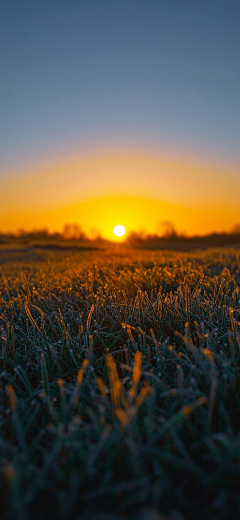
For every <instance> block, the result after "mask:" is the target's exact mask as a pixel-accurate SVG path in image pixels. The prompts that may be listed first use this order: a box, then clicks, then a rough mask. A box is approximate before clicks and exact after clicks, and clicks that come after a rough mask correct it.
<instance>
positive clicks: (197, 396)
mask: <svg viewBox="0 0 240 520" xmlns="http://www.w3.org/2000/svg"><path fill="white" fill-rule="evenodd" d="M0 272H1V278H0V290H1V296H0V332H1V359H0V362H1V373H0V395H1V401H0V422H1V430H0V432H1V433H0V444H1V448H2V449H1V455H0V457H1V459H0V460H1V466H0V467H1V509H2V518H3V519H5V520H15V519H17V520H18V519H20V520H21V519H24V520H25V519H29V520H31V519H32V518H34V519H36V520H38V519H39V520H40V519H41V520H42V519H43V518H46V519H48V518H51V519H53V518H56V519H58V518H59V519H61V520H65V519H66V520H67V519H69V518H71V519H82V520H85V519H86V520H88V519H90V520H93V519H99V520H120V519H123V520H125V519H139V520H163V519H164V520H193V519H194V520H195V519H196V520H198V519H199V520H200V519H202V518H204V519H206V520H210V519H211V520H212V519H220V520H225V519H228V518H232V519H234V520H235V519H238V518H239V514H238V511H239V507H240V499H239V496H240V494H239V491H240V489H239V487H240V486H239V482H240V479H239V477H240V435H239V431H240V390H239V389H240V384H239V383H240V381H239V379H240V373H239V360H240V352H239V349H240V336H239V314H240V304H239V281H240V251H239V250H238V249H209V250H207V251H204V252H203V251H197V252H188V253H176V252H171V251H164V252H162V251H154V252H151V251H147V252H146V251H137V252H136V251H134V250H130V249H124V248H122V247H121V246H116V247H112V248H111V249H106V250H101V251H100V250H93V251H87V250H86V251H85V250H79V249H76V248H75V249H74V248H71V247H69V248H64V247H63V248H50V247H46V248H39V247H35V248H32V247H29V248H23V247H21V248H18V247H14V248H12V249H11V250H10V249H9V248H8V247H7V246H4V248H2V250H1V252H0Z"/></svg>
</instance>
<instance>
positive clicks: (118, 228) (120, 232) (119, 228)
mask: <svg viewBox="0 0 240 520" xmlns="http://www.w3.org/2000/svg"><path fill="white" fill-rule="evenodd" d="M125 232H126V229H125V227H124V226H121V224H119V225H118V226H115V228H114V230H113V233H114V235H116V237H122V236H123V235H125Z"/></svg>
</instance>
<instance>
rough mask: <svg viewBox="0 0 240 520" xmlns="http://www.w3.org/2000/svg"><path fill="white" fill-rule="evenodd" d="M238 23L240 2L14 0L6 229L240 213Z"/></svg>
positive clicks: (2, 37) (210, 220) (0, 100)
mask: <svg viewBox="0 0 240 520" xmlns="http://www.w3.org/2000/svg"><path fill="white" fill-rule="evenodd" d="M239 25H240V3H239V1H237V0H236V1H234V0H228V1H226V0H224V1H222V0H208V1H205V0H121V1H120V0H77V1H76V0H68V1H65V0H64V1H62V0H57V1H55V0H54V1H53V0H47V1H45V0H41V1H40V2H36V1H33V0H31V1H27V0H20V1H19V0H12V1H11V0H2V1H1V7H0V49H1V58H0V63H1V84H0V229H2V230H4V231H6V230H7V229H13V230H15V229H17V228H18V227H20V226H24V227H25V228H29V229H30V228H31V227H33V226H37V227H42V226H45V225H47V226H48V227H50V228H58V229H59V228H61V227H62V225H63V223H64V222H71V221H73V219H74V221H75V222H76V221H77V222H78V223H81V224H82V225H83V227H84V228H85V229H87V228H88V229H89V228H90V227H96V228H99V229H100V231H101V232H102V233H103V234H105V235H106V236H109V237H110V235H111V231H110V226H112V225H114V224H118V223H122V224H124V223H125V224H126V227H127V228H129V227H131V228H134V229H139V228H140V227H144V223H145V227H146V228H147V230H149V231H154V230H155V229H156V228H157V226H158V225H159V222H160V221H161V220H166V219H167V220H172V221H174V223H175V225H176V227H177V228H178V229H179V230H181V229H184V230H185V231H187V232H189V233H194V231H196V232H200V233H201V232H207V231H211V230H213V229H216V230H220V229H229V227H231V225H234V224H235V223H236V222H240V210H239V208H240V204H239V197H240V147H239V143H240V102H239V89H240V67H239V51H240V31H239ZM113 197H115V198H114V199H113ZM116 197H117V199H116ZM133 199H134V201H133ZM117 200H118V203H117ZM143 200H144V202H143ZM88 201H89V203H88ZM113 201H114V204H113ZM87 203H88V204H89V205H88V208H89V211H87V210H86V208H87V205H86V204H87ZM131 206H134V207H135V208H136V211H135V216H134V215H132V217H131V216H130V208H131ZM153 206H154V207H155V211H153V210H152V208H153ZM143 207H144V211H143V209H142V210H141V208H143ZM84 208H85V209H84ZM97 208H98V210H97ZM114 208H115V213H114ZM117 208H119V209H118V210H117ZM137 208H138V209H137ZM100 215H101V218H100ZM127 215H128V216H127ZM124 218H125V221H126V222H124ZM119 219H121V222H120V221H119ZM115 220H116V222H115ZM112 222H113V224H112Z"/></svg>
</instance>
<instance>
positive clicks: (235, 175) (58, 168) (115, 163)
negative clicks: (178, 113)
mask: <svg viewBox="0 0 240 520" xmlns="http://www.w3.org/2000/svg"><path fill="white" fill-rule="evenodd" d="M3 173H4V172H3ZM239 195H240V176H239V168H238V167H237V165H235V166H234V165H233V164H227V163H225V164H223V163H222V164H220V163H219V164H218V163H217V161H216V160H215V161H214V160H211V161H210V160H209V161H207V160H205V161H203V160H202V161H200V160H199V158H196V159H194V158H193V157H191V158H184V157H183V156H182V155H180V154H179V155H178V156H177V154H176V153H175V154H170V153H169V152H168V153H167V154H163V153H159V154H157V153H153V152H149V151H148V152H146V153H144V152H143V151H141V152H140V151H136V150H135V151H126V150H124V151H122V152H121V151H120V150H118V151H110V152H106V151H104V152H102V153H101V152H99V151H98V152H95V153H94V152H91V153H90V152H89V153H88V154H86V155H85V156H84V155H81V156H79V157H78V156H77V154H75V156H73V155H72V156H70V157H64V158H61V159H58V160H57V159H51V160H49V161H47V160H45V161H42V163H39V162H38V163H37V164H34V163H33V164H31V166H28V168H26V167H25V168H24V166H23V165H22V166H21V165H20V166H19V167H18V168H15V169H14V171H11V172H9V171H8V172H7V175H5V178H4V176H3V178H2V180H1V181H0V229H1V231H9V230H11V231H16V230H17V229H19V228H20V227H23V228H25V229H28V230H30V229H32V228H34V227H35V228H41V227H48V228H49V229H50V230H61V229H62V227H63V225H64V224H65V223H78V224H81V225H82V227H83V229H84V230H85V231H86V232H87V233H89V232H90V230H91V229H92V228H95V229H97V230H99V231H100V233H101V234H102V235H103V236H104V237H106V238H113V237H114V235H113V227H114V226H115V225H116V224H123V225H124V226H125V227H126V231H127V232H129V230H136V231H137V230H140V229H145V230H146V231H147V232H151V233H154V232H156V231H160V223H161V222H162V221H164V220H169V221H171V222H173V223H174V225H175V226H176V228H177V230H178V231H185V232H186V233H188V234H194V233H200V234H203V233H207V232H211V231H221V230H225V231H228V230H229V229H230V228H231V227H232V226H233V225H234V224H236V223H240V204H239Z"/></svg>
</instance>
